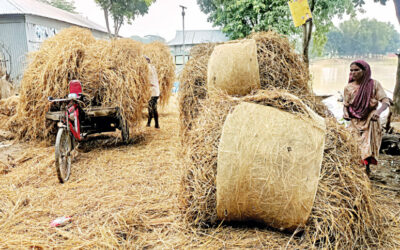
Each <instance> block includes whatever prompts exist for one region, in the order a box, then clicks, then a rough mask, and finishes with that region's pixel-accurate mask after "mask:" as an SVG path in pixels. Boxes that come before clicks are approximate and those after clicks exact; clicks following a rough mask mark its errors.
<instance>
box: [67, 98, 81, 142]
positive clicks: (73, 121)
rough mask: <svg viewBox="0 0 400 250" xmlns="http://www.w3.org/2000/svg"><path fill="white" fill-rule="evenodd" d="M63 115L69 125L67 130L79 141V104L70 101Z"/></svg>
mask: <svg viewBox="0 0 400 250" xmlns="http://www.w3.org/2000/svg"><path fill="white" fill-rule="evenodd" d="M65 116H66V117H67V123H68V125H67V126H69V130H70V131H71V133H72V135H73V136H74V137H75V139H77V140H78V141H80V140H81V139H82V137H81V126H80V121H79V106H78V104H76V103H72V105H70V106H69V107H68V108H67V111H65Z"/></svg>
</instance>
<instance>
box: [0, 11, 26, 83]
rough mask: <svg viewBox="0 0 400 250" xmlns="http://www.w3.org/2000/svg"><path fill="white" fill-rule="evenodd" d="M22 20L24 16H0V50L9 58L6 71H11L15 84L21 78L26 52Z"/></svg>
mask: <svg viewBox="0 0 400 250" xmlns="http://www.w3.org/2000/svg"><path fill="white" fill-rule="evenodd" d="M24 22H25V18H24V17H23V16H19V15H7V16H1V17H0V50H1V52H2V53H3V54H4V56H5V58H6V59H7V60H9V59H10V60H11V62H10V61H8V62H6V65H7V73H11V75H10V77H11V79H12V81H13V82H15V83H16V84H18V83H19V82H20V80H21V79H22V74H23V72H24V67H25V65H26V63H25V58H26V53H27V52H28V46H27V42H26V32H25V23H24ZM8 55H9V56H8Z"/></svg>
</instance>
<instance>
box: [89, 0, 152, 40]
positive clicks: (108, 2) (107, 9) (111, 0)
mask: <svg viewBox="0 0 400 250" xmlns="http://www.w3.org/2000/svg"><path fill="white" fill-rule="evenodd" d="M95 2H96V3H97V4H98V5H99V6H100V7H101V8H102V9H103V11H104V18H105V20H106V26H107V30H108V33H109V34H110V37H111V36H112V35H111V30H110V24H109V17H111V19H112V20H113V22H114V36H115V37H117V36H118V33H119V30H120V28H121V26H122V25H123V24H124V23H125V22H127V23H129V24H131V23H132V21H134V20H135V18H136V17H137V16H138V15H142V16H143V15H144V14H146V13H147V12H148V9H149V6H150V5H151V4H152V3H153V2H155V0H95Z"/></svg>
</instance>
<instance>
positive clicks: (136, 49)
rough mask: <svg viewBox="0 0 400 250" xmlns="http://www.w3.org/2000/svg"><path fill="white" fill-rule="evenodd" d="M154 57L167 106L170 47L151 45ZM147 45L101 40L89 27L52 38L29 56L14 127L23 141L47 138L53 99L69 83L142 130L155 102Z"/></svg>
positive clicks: (63, 93)
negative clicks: (145, 111)
mask: <svg viewBox="0 0 400 250" xmlns="http://www.w3.org/2000/svg"><path fill="white" fill-rule="evenodd" d="M146 52H148V53H150V54H151V55H152V56H153V58H152V59H153V63H154V64H155V65H156V67H157V70H158V74H159V78H160V82H161V91H162V93H161V94H162V96H163V97H162V103H164V104H165V103H167V102H168V98H169V97H170V93H171V89H172V87H173V74H174V65H173V62H172V57H171V54H170V53H169V50H168V49H167V48H166V46H165V45H162V44H158V43H157V44H153V45H148V46H147V47H146ZM144 53H145V47H144V45H143V44H142V43H140V42H135V41H133V40H131V39H118V40H112V41H105V40H99V41H96V40H95V39H94V37H93V36H92V34H91V32H90V31H89V30H86V29H82V28H77V27H72V28H68V29H64V30H62V31H61V32H60V33H58V34H57V35H56V36H54V37H52V38H50V39H47V40H46V41H45V42H44V43H43V44H42V46H41V48H40V50H39V51H37V52H34V53H32V54H31V55H30V63H29V66H28V68H27V70H26V71H25V73H24V76H23V79H22V83H21V89H20V96H21V100H20V105H19V107H18V112H17V114H16V115H15V116H13V117H12V118H11V119H10V121H9V123H8V127H9V129H10V130H11V131H12V132H14V133H15V134H16V135H17V137H18V138H20V139H22V138H23V139H26V140H29V139H48V138H51V137H52V135H53V134H54V132H55V127H54V123H52V122H49V121H46V118H45V114H46V112H47V111H49V109H50V105H49V102H48V101H47V97H48V96H52V97H54V98H62V97H65V96H67V94H68V83H69V81H70V80H73V79H78V80H80V81H81V82H82V88H83V92H84V94H85V95H86V97H87V99H88V100H89V105H95V106H108V107H119V108H120V112H121V115H122V117H124V118H125V119H126V120H127V121H128V124H129V126H130V127H131V128H132V129H137V128H139V124H140V121H141V119H142V116H143V114H142V110H143V108H144V107H146V106H147V102H148V100H149V99H150V83H149V78H148V73H149V72H148V65H147V61H146V60H145V58H144Z"/></svg>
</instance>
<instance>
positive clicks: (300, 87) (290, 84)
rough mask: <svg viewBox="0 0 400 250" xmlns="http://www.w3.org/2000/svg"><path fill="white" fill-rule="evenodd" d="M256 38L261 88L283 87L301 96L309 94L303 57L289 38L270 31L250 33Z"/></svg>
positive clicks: (252, 37) (251, 36)
mask: <svg viewBox="0 0 400 250" xmlns="http://www.w3.org/2000/svg"><path fill="white" fill-rule="evenodd" d="M249 38H251V39H254V40H256V43H257V57H258V64H259V71H260V81H261V88H262V89H268V88H270V87H274V88H279V89H284V90H286V91H288V92H289V93H292V94H294V95H296V96H298V97H300V98H301V99H304V97H307V96H310V95H311V93H312V91H311V88H310V86H309V85H308V81H309V80H310V76H309V73H308V68H307V65H306V64H304V62H303V60H302V57H301V56H300V55H298V54H297V53H295V51H294V49H293V47H292V46H291V45H290V43H289V41H288V39H287V38H286V37H284V36H283V35H280V34H278V33H276V32H273V31H268V32H258V33H252V34H251V35H250V36H249Z"/></svg>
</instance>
